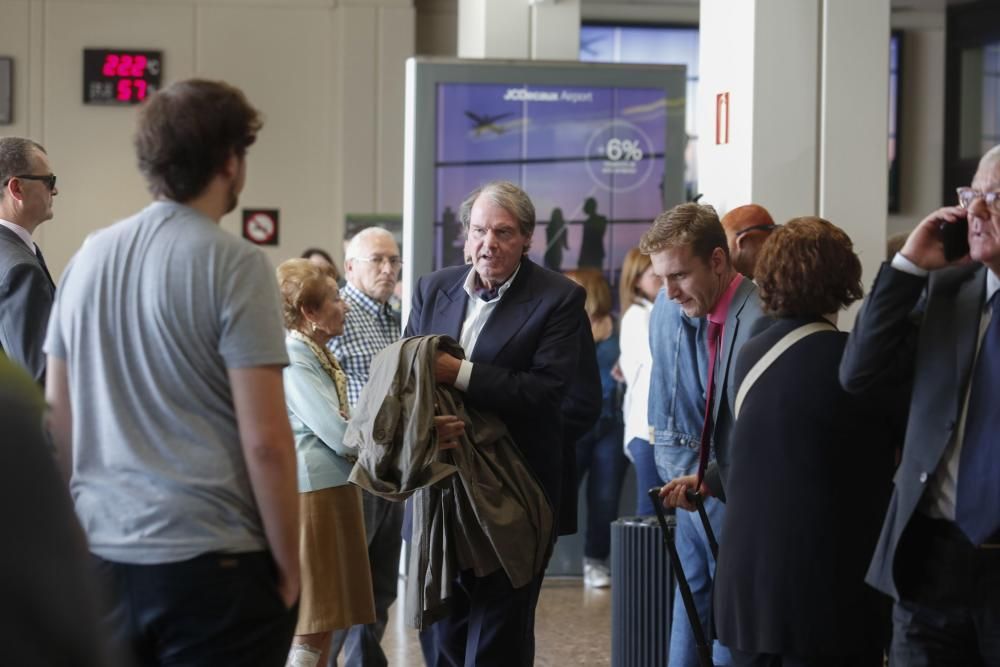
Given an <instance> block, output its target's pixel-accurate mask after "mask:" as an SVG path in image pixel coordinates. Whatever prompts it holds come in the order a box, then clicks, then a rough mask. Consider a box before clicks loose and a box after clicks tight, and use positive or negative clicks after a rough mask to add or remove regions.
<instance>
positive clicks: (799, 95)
mask: <svg viewBox="0 0 1000 667" xmlns="http://www.w3.org/2000/svg"><path fill="white" fill-rule="evenodd" d="M888 53H889V0H746V1H745V2H740V3H733V2H730V1H729V0H701V22H700V69H701V77H700V85H699V88H700V93H699V94H700V99H699V100H698V102H699V103H698V118H697V124H698V125H697V126H698V135H699V142H698V151H699V152H698V160H699V168H698V170H699V186H698V187H699V190H700V191H701V192H702V193H704V197H703V199H702V201H703V202H705V203H709V204H712V205H714V206H715V207H716V208H717V209H718V210H719V213H720V214H724V213H725V212H726V211H728V210H729V209H732V208H734V207H736V206H740V205H742V204H746V203H749V202H754V203H758V204H761V205H763V206H765V207H767V208H768V209H769V210H770V211H771V213H772V215H773V216H774V218H775V220H776V221H778V222H782V221H785V220H788V219H789V218H792V217H796V216H802V215H819V216H822V217H825V218H827V219H829V220H830V221H831V222H833V223H834V224H836V225H838V226H839V227H842V228H843V229H844V230H846V231H847V233H848V234H850V236H851V238H852V239H853V241H854V244H855V248H856V250H857V251H858V254H859V255H860V256H861V259H862V264H863V267H864V277H863V281H864V282H865V284H868V283H869V282H870V281H871V279H872V277H873V276H874V274H875V271H876V269H877V267H878V263H879V261H880V260H881V258H882V257H883V256H884V253H885V250H884V248H885V229H886V219H887V215H888V214H887V210H886V207H887V198H888V194H887V187H888V185H887V179H888V176H887V172H888V158H887V150H888V149H887V141H888V139H887V135H888V124H887V123H888V78H889V60H888V58H889V55H888ZM846 319H847V320H850V321H851V322H853V316H851V317H848V318H846ZM843 324H844V325H847V324H849V323H848V322H846V321H845V322H843Z"/></svg>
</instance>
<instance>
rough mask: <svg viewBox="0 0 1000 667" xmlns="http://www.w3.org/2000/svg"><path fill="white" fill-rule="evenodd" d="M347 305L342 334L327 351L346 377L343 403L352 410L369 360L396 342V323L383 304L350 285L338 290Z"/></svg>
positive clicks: (331, 343) (390, 309)
mask: <svg viewBox="0 0 1000 667" xmlns="http://www.w3.org/2000/svg"><path fill="white" fill-rule="evenodd" d="M341 296H342V297H343V299H344V301H346V302H347V303H348V304H350V306H351V309H350V310H349V311H348V312H347V319H346V320H345V321H344V333H343V335H341V336H336V337H335V338H333V339H332V340H331V341H330V342H329V343H328V345H329V347H330V350H331V351H332V352H333V354H334V356H336V357H337V361H339V362H340V366H341V367H342V368H343V369H344V372H345V373H347V400H348V401H349V402H350V404H351V407H352V408H353V407H354V406H355V404H357V402H358V398H359V397H360V396H361V388H362V387H364V386H365V383H366V382H368V368H369V367H370V366H371V363H372V358H373V357H374V356H375V355H376V354H378V353H379V352H381V351H382V349H383V348H385V347H387V346H388V345H391V344H392V343H395V342H396V341H397V340H399V320H398V319H397V318H396V315H395V313H393V311H392V308H390V307H389V304H387V303H379V302H378V301H375V300H374V299H372V298H371V297H369V296H368V295H366V294H365V293H364V292H362V291H361V290H359V289H358V288H356V287H355V286H354V285H352V284H350V283H347V284H346V285H344V289H343V290H341Z"/></svg>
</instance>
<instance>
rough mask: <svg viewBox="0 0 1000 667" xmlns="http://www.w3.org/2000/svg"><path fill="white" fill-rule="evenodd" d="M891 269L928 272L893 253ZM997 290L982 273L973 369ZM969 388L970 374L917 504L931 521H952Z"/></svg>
mask: <svg viewBox="0 0 1000 667" xmlns="http://www.w3.org/2000/svg"><path fill="white" fill-rule="evenodd" d="M892 268H894V269H898V270H899V271H903V272H905V273H909V274H912V275H915V276H926V275H927V274H928V271H926V270H925V269H921V268H920V267H919V266H917V265H916V264H914V263H913V262H911V261H910V260H908V259H907V258H906V257H903V255H902V253H896V256H895V257H893V258H892ZM998 289H1000V278H997V276H996V274H995V273H993V271H990V270H987V271H986V299H985V301H984V302H983V314H982V317H980V318H979V340H978V341H977V342H976V355H975V357H973V359H972V367H973V369H974V368H975V366H976V360H977V359H978V357H979V347H980V346H981V345H982V343H983V337H984V336H985V335H986V328H987V327H989V325H990V319H991V318H992V317H993V309H992V308H990V306H989V302H990V299H991V298H993V294H994V293H995V292H996V291H997V290H998ZM971 388H972V373H970V374H969V384H968V385H966V387H965V397H964V398H963V400H962V410H961V412H960V413H959V417H958V424H957V425H956V427H955V433H954V435H953V436H952V439H951V441H950V442H949V443H948V446H947V447H946V448H945V450H944V455H943V456H942V457H941V463H940V464H938V467H937V470H935V471H934V475H933V476H932V477H931V480H930V482H929V483H928V489H927V493H925V494H924V498H923V500H922V501H921V507H922V508H923V511H924V513H926V514H927V515H928V516H931V517H933V518H935V519H948V520H949V521H954V520H955V500H956V498H957V495H956V494H957V493H958V464H959V461H960V459H961V456H962V441H963V440H964V439H965V419H966V416H967V414H968V412H969V391H970V389H971Z"/></svg>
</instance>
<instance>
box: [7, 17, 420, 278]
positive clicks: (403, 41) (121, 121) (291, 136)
mask: <svg viewBox="0 0 1000 667" xmlns="http://www.w3.org/2000/svg"><path fill="white" fill-rule="evenodd" d="M0 17H2V18H0V55H4V56H13V57H14V59H15V63H14V69H15V72H14V82H15V83H14V85H15V91H14V93H15V97H14V120H15V123H14V124H13V125H10V126H0V134H5V135H7V134H11V135H22V136H30V137H32V138H35V139H37V140H38V141H40V142H42V143H43V144H45V146H46V148H47V149H48V152H49V155H50V160H51V162H52V165H53V170H54V171H55V172H56V173H57V174H58V175H59V186H60V187H59V196H58V197H57V198H56V205H55V218H54V219H53V220H52V221H50V222H48V223H46V224H45V225H43V226H42V227H41V228H39V230H38V232H37V240H38V241H39V243H40V244H41V245H42V246H43V248H44V250H45V253H46V259H47V260H48V262H49V264H50V266H51V267H52V268H53V269H54V271H55V272H56V273H57V274H58V273H61V271H62V269H63V268H64V266H65V264H66V262H67V261H68V260H69V258H70V257H71V256H72V255H73V253H74V252H75V251H76V249H77V248H78V247H79V246H80V244H81V243H82V241H83V239H84V238H85V237H86V236H87V234H89V233H90V232H92V231H93V230H95V229H98V228H100V227H103V226H106V225H108V224H110V223H112V222H114V221H115V220H117V219H120V218H122V217H124V216H127V215H129V214H130V213H132V212H134V211H136V210H137V209H139V208H140V207H142V206H143V205H144V204H145V203H146V202H148V200H149V195H148V194H147V192H146V191H145V187H144V184H143V181H142V179H141V177H140V176H139V174H138V172H137V170H136V167H135V158H134V154H133V151H132V145H131V141H132V133H133V127H134V122H135V109H134V108H110V107H98V106H84V105H83V103H82V87H83V83H82V70H83V64H82V59H83V49H84V48H86V47H97V48H101V47H112V48H115V47H117V48H148V49H153V50H162V51H163V52H164V81H165V82H166V83H169V82H171V81H176V80H179V79H184V78H188V77H192V76H199V77H206V78H212V79H224V80H226V81H229V82H230V83H233V84H235V85H237V86H239V87H241V88H242V89H243V90H244V91H245V92H246V94H247V96H248V98H249V99H250V101H251V103H252V104H254V105H255V106H257V107H258V108H259V109H260V110H261V111H262V112H263V114H264V117H265V125H264V129H263V131H262V132H261V134H260V136H259V139H258V142H257V144H256V145H254V146H253V147H252V148H251V150H250V153H249V155H250V162H249V175H248V179H247V186H246V189H245V190H244V192H243V195H242V197H241V206H246V207H262V208H278V209H280V210H281V230H280V238H279V241H280V245H279V246H277V247H275V248H267V249H266V251H267V253H268V255H269V257H270V258H271V260H272V261H273V262H275V263H277V262H280V261H281V260H283V259H285V258H287V257H290V256H294V255H297V254H298V253H299V252H301V250H302V249H303V248H304V247H306V246H308V245H319V246H323V247H326V248H327V249H329V250H330V251H331V252H332V253H333V254H334V256H339V255H340V253H341V238H342V236H343V220H344V214H345V213H400V212H401V210H402V178H403V169H402V157H401V152H402V144H403V141H402V137H403V81H404V69H403V68H404V63H405V60H406V58H407V57H408V56H410V55H413V53H414V25H415V23H414V22H415V14H414V10H413V2H412V0H325V1H324V0H146V1H144V2H134V1H131V0H106V1H104V2H98V1H95V0H62V1H57V0H0ZM223 226H224V227H225V228H226V229H228V230H230V231H232V232H233V233H239V227H240V219H239V212H238V211H237V212H234V213H233V214H230V215H229V216H227V217H226V218H225V219H224V220H223Z"/></svg>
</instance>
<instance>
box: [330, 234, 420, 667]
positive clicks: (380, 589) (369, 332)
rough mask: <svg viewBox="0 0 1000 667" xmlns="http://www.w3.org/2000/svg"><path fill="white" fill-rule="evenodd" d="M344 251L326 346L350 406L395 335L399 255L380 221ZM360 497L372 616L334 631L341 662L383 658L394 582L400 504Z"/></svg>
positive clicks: (358, 665) (362, 665) (368, 663)
mask: <svg viewBox="0 0 1000 667" xmlns="http://www.w3.org/2000/svg"><path fill="white" fill-rule="evenodd" d="M345 254H346V260H345V262H344V267H345V268H346V269H347V284H345V285H344V290H343V297H344V302H345V303H346V304H347V305H348V306H349V310H348V312H347V317H346V320H345V322H344V326H343V327H342V331H340V332H338V334H337V335H335V336H333V337H332V338H330V342H329V348H330V351H331V352H333V355H334V356H335V357H336V358H337V359H339V360H340V362H341V364H343V368H344V372H345V373H346V374H347V402H348V403H349V404H350V407H351V408H353V407H354V406H355V405H356V404H357V402H358V398H359V397H360V396H361V390H362V389H363V388H364V386H365V383H367V382H368V371H369V368H370V367H371V363H372V358H373V357H374V356H375V355H376V354H378V353H379V352H381V351H382V350H383V349H384V348H385V347H387V346H388V345H391V344H392V343H395V342H396V341H397V340H399V330H400V327H399V319H398V318H397V317H396V316H395V314H394V313H393V311H392V307H391V306H390V303H389V302H390V300H391V298H392V295H393V291H394V290H395V288H396V286H397V285H398V284H399V271H400V269H401V268H402V266H403V260H402V259H401V258H400V256H399V246H398V245H397V244H396V239H395V238H394V237H393V235H392V233H391V232H389V231H388V230H386V229H383V228H382V227H366V228H364V229H362V230H361V231H359V232H358V233H357V234H355V235H354V236H353V237H352V238H351V240H350V242H349V243H348V244H347V252H346V253H345ZM361 497H362V505H363V508H364V515H365V535H366V538H367V544H368V559H369V563H370V567H371V573H372V587H373V594H374V596H375V620H374V621H372V622H370V623H366V624H358V625H355V626H353V627H352V628H350V629H349V630H338V631H337V632H335V633H334V634H333V640H332V650H331V652H330V663H331V665H333V664H334V663H335V662H336V658H337V654H338V653H340V649H341V647H343V649H344V663H345V665H347V667H381V666H383V665H385V664H386V657H385V653H384V652H383V651H382V644H381V641H382V635H383V634H384V633H385V626H386V623H387V622H388V620H389V607H391V606H392V603H393V602H394V601H395V600H396V589H397V585H398V582H399V553H400V547H401V545H402V541H403V538H402V533H401V530H402V526H403V506H402V504H401V503H396V502H392V501H391V500H386V499H385V498H380V497H379V496H376V495H375V494H373V493H368V492H366V491H362V494H361Z"/></svg>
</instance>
